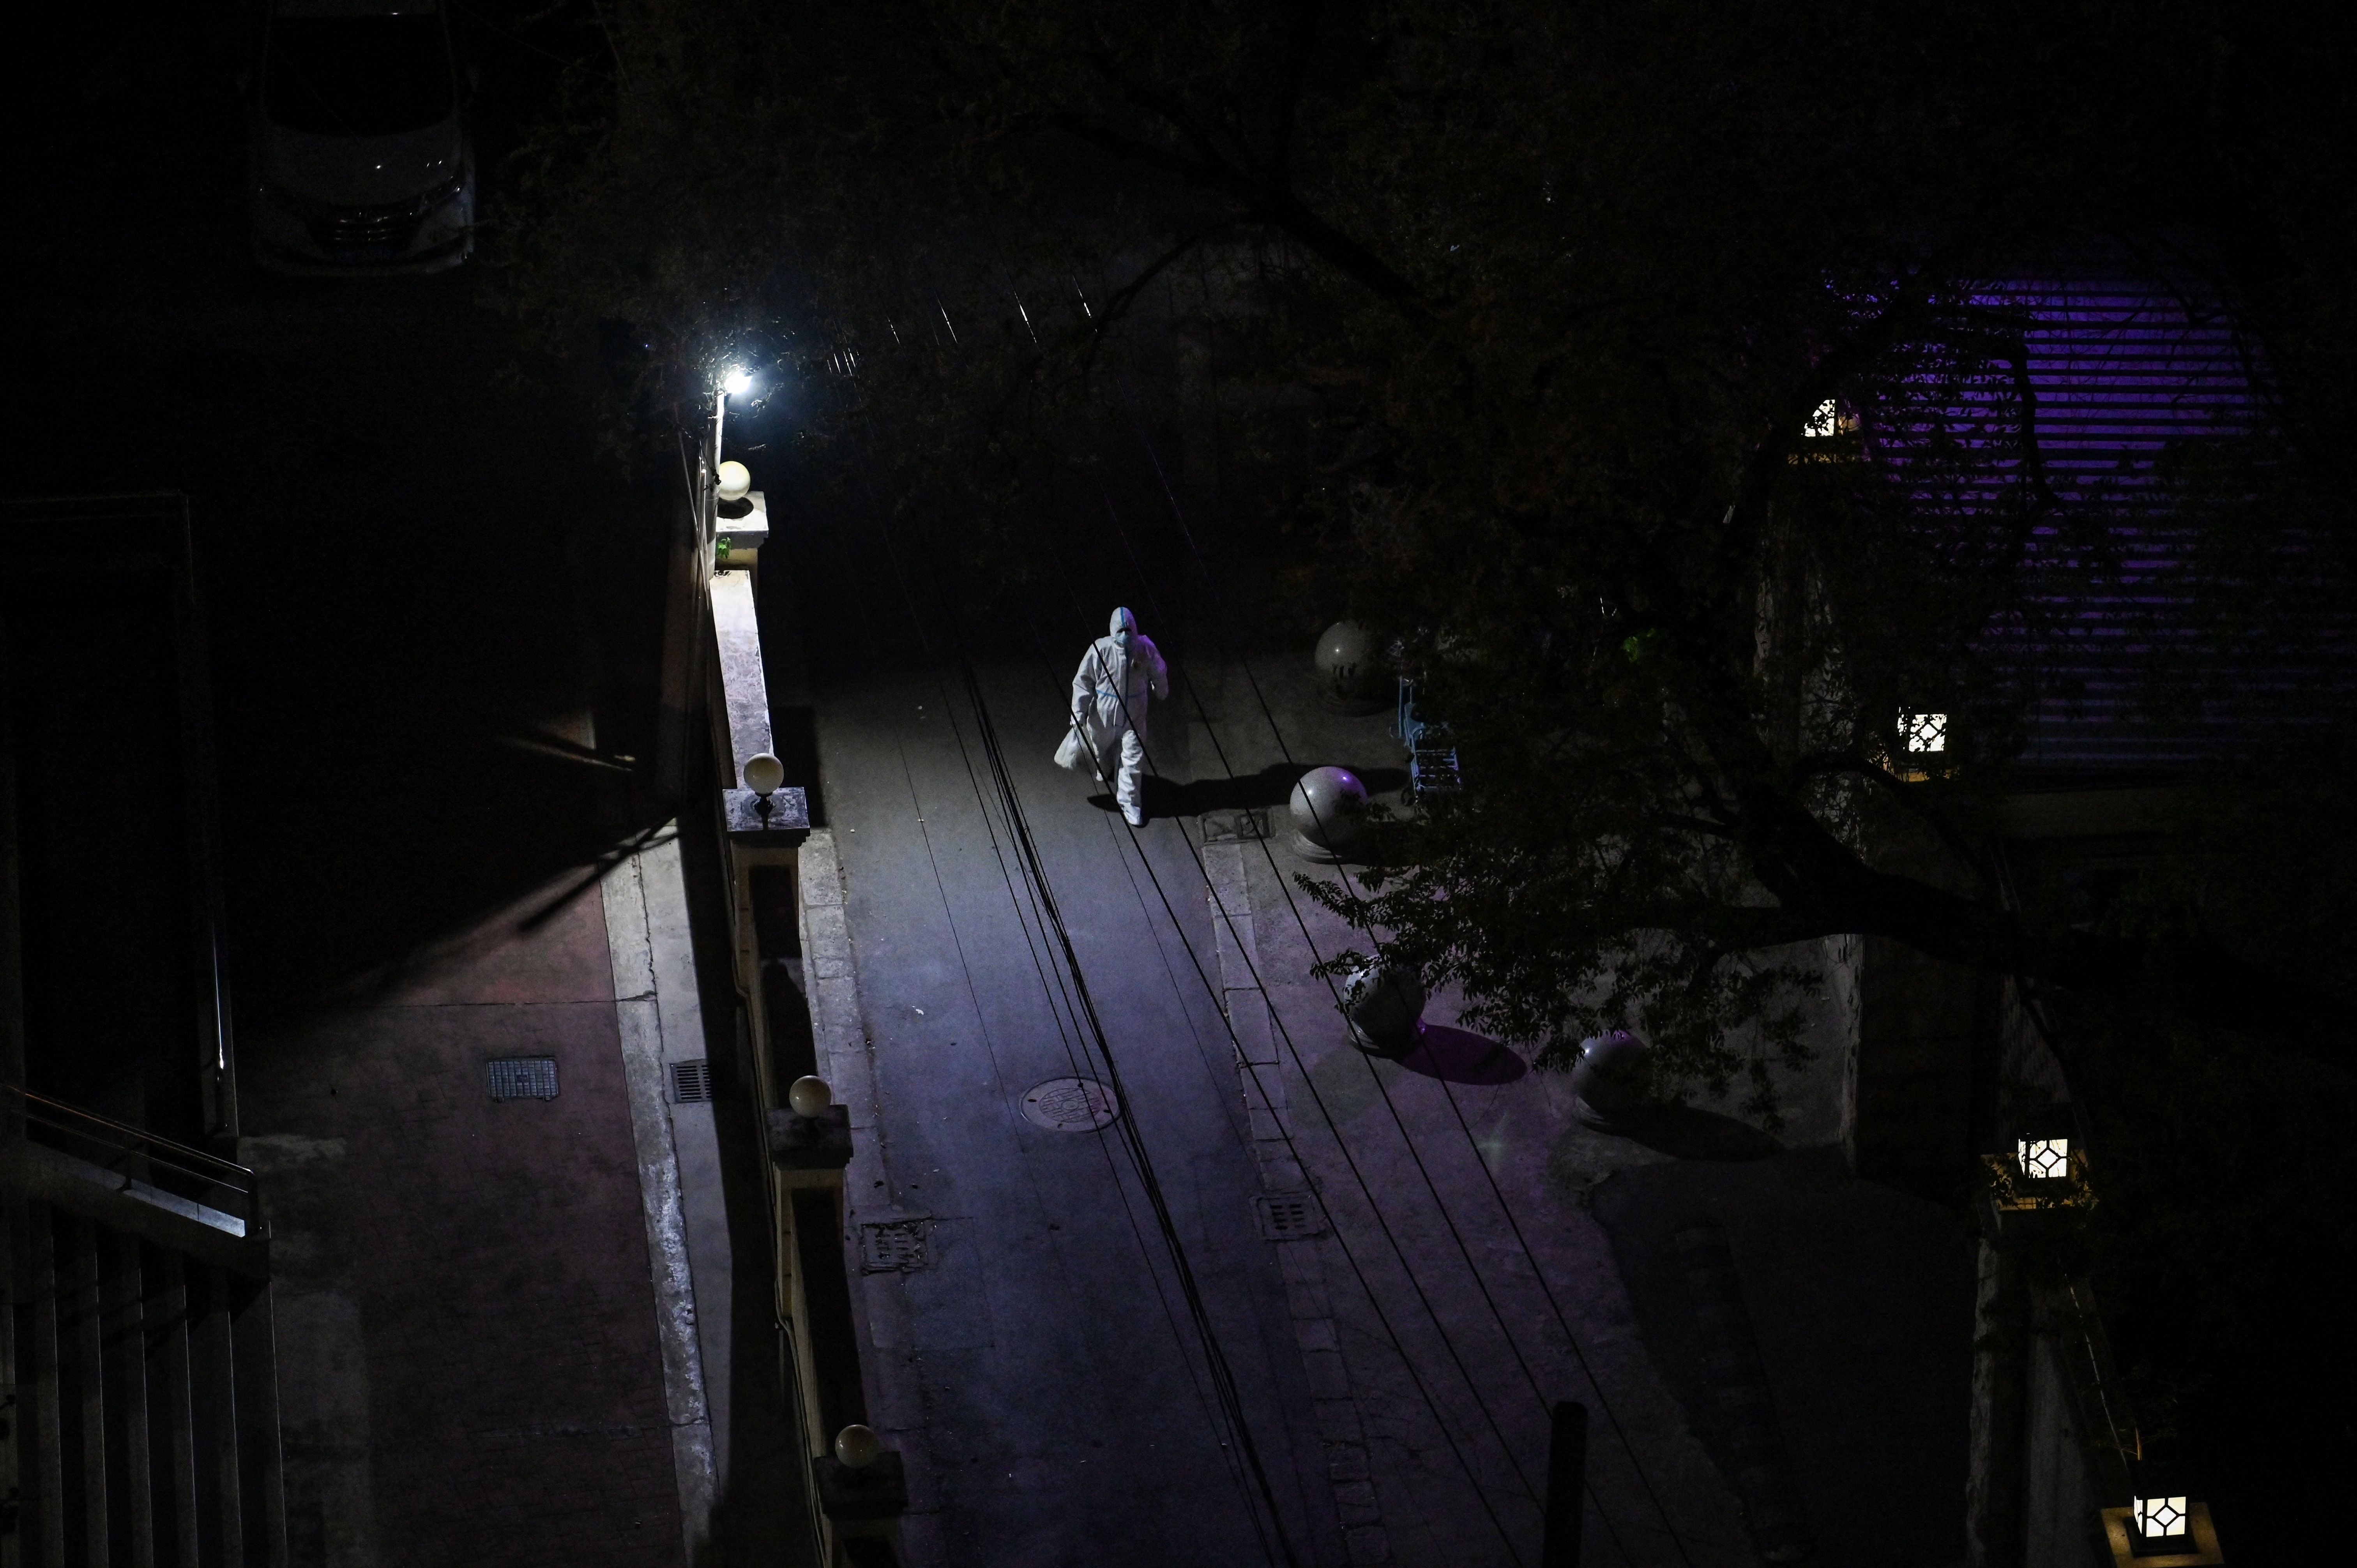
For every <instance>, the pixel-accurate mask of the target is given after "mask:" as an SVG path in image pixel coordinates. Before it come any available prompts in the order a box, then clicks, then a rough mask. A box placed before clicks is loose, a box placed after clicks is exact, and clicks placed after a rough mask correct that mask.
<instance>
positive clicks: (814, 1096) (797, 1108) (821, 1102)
mask: <svg viewBox="0 0 2357 1568" xmlns="http://www.w3.org/2000/svg"><path fill="white" fill-rule="evenodd" d="M786 1103H787V1104H788V1105H790V1106H791V1107H793V1112H794V1114H795V1115H797V1116H823V1115H825V1114H826V1110H827V1107H828V1106H830V1105H833V1104H834V1088H833V1087H832V1086H831V1085H829V1084H828V1082H827V1081H826V1079H823V1078H812V1077H809V1076H807V1075H805V1076H803V1077H802V1078H798V1079H794V1081H793V1083H792V1084H791V1086H790V1087H789V1088H788V1089H787V1090H786Z"/></svg>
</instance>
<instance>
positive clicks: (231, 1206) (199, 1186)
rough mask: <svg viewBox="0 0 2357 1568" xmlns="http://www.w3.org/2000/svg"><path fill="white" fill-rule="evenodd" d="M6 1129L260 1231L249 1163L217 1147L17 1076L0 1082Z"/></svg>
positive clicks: (247, 1229) (258, 1205)
mask: <svg viewBox="0 0 2357 1568" xmlns="http://www.w3.org/2000/svg"><path fill="white" fill-rule="evenodd" d="M0 1118H5V1122H6V1131H7V1132H8V1133H15V1134H18V1135H21V1136H22V1137H24V1138H25V1139H26V1140H27V1142H29V1143H37V1144H43V1145H45V1146H47V1147H49V1148H53V1149H56V1150H58V1151H59V1153H61V1154H66V1155H72V1156H74V1157H75V1158H77V1159H80V1160H83V1161H86V1162H88V1163H89V1164H91V1165H97V1166H100V1167H101V1168H102V1169H104V1170H107V1171H110V1172H113V1174H114V1175H116V1176H122V1177H124V1179H125V1180H128V1181H137V1182H144V1183H145V1184H147V1185H148V1186H150V1187H155V1188H156V1189H157V1190H158V1191H161V1192H166V1193H169V1194H171V1195H172V1196H174V1197H180V1198H185V1199H187V1200H188V1201H190V1202H194V1203H201V1204H203V1205H205V1206H206V1207H207V1208H216V1209H219V1210H221V1212H223V1213H225V1214H229V1215H231V1216H232V1217H234V1218H236V1219H240V1220H242V1221H243V1222H244V1224H245V1232H246V1234H247V1235H249V1236H253V1235H256V1234H259V1232H260V1226H261V1220H262V1209H261V1203H260V1200H259V1192H260V1187H259V1185H258V1183H257V1181H256V1179H255V1177H254V1174H253V1171H252V1170H250V1169H248V1168H247V1167H246V1166H244V1165H238V1164H236V1163H235V1162H233V1161H230V1160H224V1159H222V1158H221V1157H220V1156H219V1155H209V1154H207V1153H205V1152H204V1151H203V1150H202V1149H194V1148H190V1147H189V1146H188V1144H179V1143H175V1142H173V1141H172V1140H171V1139H169V1138H166V1137H162V1136H160V1135H158V1134H156V1133H150V1132H148V1131H147V1130H146V1129H145V1128H144V1127H135V1126H133V1125H131V1124H130V1123H129V1122H117V1121H115V1120H114V1119H113V1117H111V1116H102V1115H100V1114H99V1113H98V1112H95V1111H85V1110H83V1109H82V1108H81V1107H80V1106H78V1105H70V1104H68V1103H66V1102H65V1101H62V1100H52V1099H50V1098H49V1097H48V1095H46V1094H39V1093H36V1092H35V1091H34V1090H29V1089H27V1088H25V1087H23V1086H22V1085H20V1084H14V1083H0Z"/></svg>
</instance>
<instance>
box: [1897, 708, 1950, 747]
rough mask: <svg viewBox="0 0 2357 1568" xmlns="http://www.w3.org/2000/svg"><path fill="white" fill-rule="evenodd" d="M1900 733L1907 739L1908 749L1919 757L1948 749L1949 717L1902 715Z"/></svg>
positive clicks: (1945, 715)
mask: <svg viewBox="0 0 2357 1568" xmlns="http://www.w3.org/2000/svg"><path fill="white" fill-rule="evenodd" d="M1899 733H1900V734H1901V735H1903V736H1906V737H1907V749H1908V750H1909V751H1910V752H1914V753H1916V754H1918V755H1923V754H1927V753H1931V752H1940V751H1945V750H1947V749H1948V715H1947V714H1900V715H1899Z"/></svg>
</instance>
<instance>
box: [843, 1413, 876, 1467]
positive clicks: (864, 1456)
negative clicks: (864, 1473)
mask: <svg viewBox="0 0 2357 1568" xmlns="http://www.w3.org/2000/svg"><path fill="white" fill-rule="evenodd" d="M883 1453H884V1440H883V1439H882V1438H880V1437H878V1436H877V1435H876V1434H875V1432H874V1431H873V1430H872V1429H870V1428H868V1427H865V1426H862V1425H860V1424H859V1423H856V1422H854V1423H852V1424H851V1425H849V1426H846V1427H845V1428H844V1429H843V1430H842V1431H841V1432H838V1433H836V1434H834V1456H835V1457H836V1458H837V1459H839V1460H841V1461H842V1462H843V1466H844V1467H845V1469H849V1470H865V1469H866V1468H867V1466H870V1465H873V1464H874V1463H876V1461H877V1459H878V1458H879V1457H881V1456H882V1455H883Z"/></svg>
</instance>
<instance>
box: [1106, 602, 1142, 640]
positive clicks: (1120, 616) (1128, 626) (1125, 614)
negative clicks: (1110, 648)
mask: <svg viewBox="0 0 2357 1568" xmlns="http://www.w3.org/2000/svg"><path fill="white" fill-rule="evenodd" d="M1136 629H1137V618H1136V617H1135V616H1134V615H1132V614H1130V613H1129V611H1127V610H1125V609H1119V610H1115V611H1114V612H1113V624H1112V625H1111V626H1109V627H1107V628H1105V633H1106V635H1107V636H1110V637H1117V638H1119V639H1122V640H1123V641H1124V642H1126V641H1128V640H1129V637H1130V634H1131V633H1132V632H1135V630H1136Z"/></svg>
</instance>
